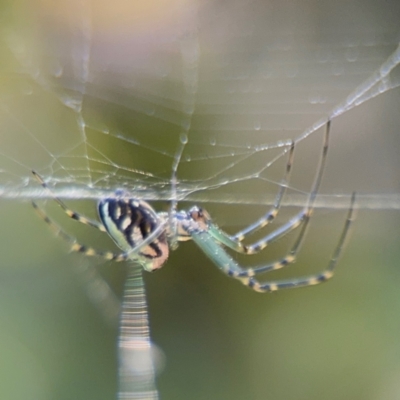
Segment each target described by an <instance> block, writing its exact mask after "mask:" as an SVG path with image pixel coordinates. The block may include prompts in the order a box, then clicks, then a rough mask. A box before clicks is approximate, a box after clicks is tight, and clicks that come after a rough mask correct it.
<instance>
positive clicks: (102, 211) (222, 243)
mask: <svg viewBox="0 0 400 400" xmlns="http://www.w3.org/2000/svg"><path fill="white" fill-rule="evenodd" d="M329 131H330V121H328V122H327V124H326V131H325V138H324V144H323V151H322V156H321V160H320V164H319V167H318V170H317V173H316V177H315V180H314V184H313V187H312V190H311V192H310V196H309V199H308V201H307V204H306V206H305V207H304V208H303V209H302V210H301V211H300V212H299V213H298V214H297V215H295V216H294V217H293V218H291V219H290V220H289V221H288V222H286V223H285V224H283V225H281V226H280V227H278V228H276V229H275V230H274V231H272V232H271V233H270V234H268V235H267V236H265V237H263V238H262V239H261V240H259V241H257V242H255V243H253V244H251V245H244V244H243V243H242V242H243V240H244V239H245V238H246V236H247V235H249V234H252V233H254V232H255V231H256V230H258V229H260V228H262V227H264V226H266V225H268V224H269V223H270V222H271V221H272V220H274V219H275V217H276V216H277V214H278V212H279V209H280V205H281V201H282V198H283V196H284V194H285V191H286V187H287V186H288V181H289V177H290V173H291V168H292V163H293V155H294V149H295V143H294V142H292V144H291V145H290V147H289V148H288V161H287V164H286V172H285V176H284V179H283V181H282V184H281V187H280V190H279V192H278V194H277V197H276V200H275V203H274V205H273V207H272V208H271V210H269V211H268V212H267V213H266V214H265V215H264V216H263V217H262V218H260V219H259V220H258V221H256V222H255V223H253V224H252V225H250V226H248V227H247V228H245V229H243V230H242V231H240V232H238V233H237V234H235V235H229V234H227V233H225V232H224V231H222V230H221V229H219V228H218V226H217V225H215V224H214V223H213V222H212V219H211V218H210V216H209V214H208V213H207V212H206V211H205V210H203V209H201V208H199V207H197V206H194V207H192V208H191V209H190V210H189V211H174V210H172V211H171V214H169V213H167V212H159V213H157V212H156V211H155V210H154V209H153V208H152V207H151V206H150V205H149V204H148V203H147V202H145V201H143V200H138V199H133V198H129V197H127V196H126V194H125V193H124V192H123V191H120V190H118V191H116V192H115V193H114V195H113V196H111V197H108V198H104V199H102V200H101V201H100V202H99V204H98V214H99V218H100V221H101V222H98V221H93V220H89V219H87V218H86V217H84V216H82V215H80V214H78V213H76V212H74V211H72V210H71V209H69V208H68V207H67V206H66V205H65V204H64V202H62V201H61V200H60V199H59V198H58V197H56V196H54V195H52V197H53V198H54V199H55V200H56V201H57V203H58V204H59V205H60V206H61V208H62V209H63V210H64V211H65V213H66V214H67V215H68V216H69V217H70V218H73V219H75V220H77V221H79V222H81V223H83V224H86V225H90V226H92V227H94V228H97V229H99V230H100V231H102V232H107V233H108V234H109V236H110V237H111V238H112V239H113V240H114V242H115V243H116V244H117V246H118V247H119V248H120V249H121V250H122V252H121V253H112V252H108V251H105V252H103V251H97V250H95V249H93V248H91V247H87V246H84V245H81V244H79V243H77V242H76V240H75V239H74V238H73V237H71V236H70V235H68V234H67V233H65V232H64V231H63V230H61V229H60V228H58V226H57V225H56V224H55V223H54V222H52V221H51V220H50V219H49V217H48V216H47V215H46V214H45V213H44V211H43V210H42V209H41V208H39V207H38V206H37V204H36V203H33V206H34V208H35V209H36V211H37V212H38V213H39V215H40V216H41V217H42V218H43V219H44V220H45V221H46V222H47V223H48V224H49V225H50V227H51V228H52V229H53V230H54V231H55V232H56V234H57V235H59V236H61V237H62V238H63V239H64V240H66V241H68V242H69V243H70V244H71V249H72V250H73V251H78V252H81V253H84V254H86V255H88V256H101V257H104V258H106V259H107V260H113V261H127V260H129V261H132V262H135V263H138V264H140V265H141V266H142V267H143V268H144V269H145V270H146V271H154V270H156V269H159V268H161V267H162V266H163V264H164V263H165V262H166V260H167V258H168V255H169V248H170V243H172V242H175V241H186V240H193V241H194V242H195V243H196V244H197V245H198V247H199V248H200V249H201V250H202V251H203V252H204V253H205V254H206V255H207V256H208V257H209V258H210V259H211V260H212V261H213V262H214V264H216V265H217V267H218V268H219V269H220V270H221V271H222V272H224V273H225V274H227V275H228V276H231V277H233V278H235V279H238V280H240V281H241V282H242V283H243V284H245V285H246V286H248V287H250V288H252V289H253V290H255V291H258V292H272V291H276V290H280V289H286V288H294V287H302V286H311V285H316V284H319V283H322V282H324V281H326V280H328V279H329V278H331V277H332V276H333V270H334V268H335V266H336V264H337V261H338V258H339V256H340V254H341V252H342V249H343V247H344V242H345V239H346V237H347V234H348V231H349V228H350V225H351V222H352V220H353V214H354V203H355V194H354V193H353V195H352V198H351V203H350V207H349V210H348V214H347V218H346V220H345V223H344V227H343V230H342V233H341V235H340V238H339V241H338V243H337V245H336V248H335V250H334V253H333V255H332V258H331V260H330V262H329V265H328V267H327V268H326V269H325V270H324V271H323V272H321V273H317V274H315V275H311V276H306V277H302V278H296V279H291V280H278V281H275V282H259V281H258V280H257V279H256V278H255V277H256V276H257V275H258V274H261V273H265V272H268V271H273V270H277V269H280V268H283V267H285V266H286V265H288V264H291V263H294V262H295V260H296V256H297V253H298V251H299V249H300V247H301V245H302V243H303V241H304V238H305V234H306V230H307V227H308V224H309V221H310V218H311V215H312V212H313V205H314V201H315V198H316V196H317V194H318V189H319V186H320V183H321V179H322V174H323V171H324V167H325V161H326V155H327V150H328V143H329ZM33 174H34V176H35V178H36V179H37V180H38V181H39V183H40V184H41V185H42V186H43V187H44V188H46V189H47V190H50V189H49V188H48V186H47V184H46V183H45V182H44V180H43V179H42V178H41V177H40V176H39V175H38V174H37V173H36V172H34V171H33ZM50 193H51V190H50ZM171 221H173V224H175V226H174V229H172V227H171ZM297 227H300V233H299V235H298V237H297V240H296V241H295V243H294V245H293V247H292V248H291V249H290V250H289V252H288V253H287V254H286V255H285V256H284V257H283V258H281V259H280V260H278V261H277V262H273V263H270V264H266V265H261V266H256V267H252V268H243V267H242V266H240V265H239V264H238V263H237V262H236V261H235V260H234V259H233V258H232V257H231V256H230V255H229V254H228V253H227V252H226V251H225V247H227V248H230V249H231V250H233V251H236V252H238V253H243V254H255V253H258V252H259V251H261V250H263V249H264V248H265V247H267V246H268V245H269V244H270V243H272V242H274V241H276V240H278V239H279V238H281V237H282V236H284V235H286V234H287V233H289V232H291V231H292V230H294V229H296V228H297Z"/></svg>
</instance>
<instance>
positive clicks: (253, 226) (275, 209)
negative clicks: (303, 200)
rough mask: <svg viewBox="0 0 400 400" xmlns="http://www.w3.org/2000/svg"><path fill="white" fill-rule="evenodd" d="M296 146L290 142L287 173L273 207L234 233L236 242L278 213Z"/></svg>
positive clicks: (233, 237)
mask: <svg viewBox="0 0 400 400" xmlns="http://www.w3.org/2000/svg"><path fill="white" fill-rule="evenodd" d="M294 147H295V142H294V141H292V142H291V144H290V149H289V156H288V160H287V163H286V173H285V176H284V178H283V180H282V182H281V185H280V189H279V191H278V194H277V196H276V198H275V202H274V205H273V207H272V208H271V209H270V210H269V211H268V212H267V213H266V214H264V215H263V216H262V217H261V218H260V219H258V220H257V221H256V222H254V223H253V224H251V225H249V226H248V227H247V228H245V229H243V230H241V231H239V232H237V233H236V234H234V235H232V236H231V237H230V239H232V240H233V241H234V242H241V241H242V240H243V239H244V238H245V237H246V236H247V235H249V234H251V233H254V232H255V231H257V230H258V229H261V228H263V227H265V226H267V225H268V224H270V223H271V222H272V221H273V220H274V219H275V218H276V216H277V215H278V213H279V210H280V207H281V203H282V198H283V196H284V195H285V193H286V189H287V185H288V182H289V180H290V175H291V171H292V165H293V158H294Z"/></svg>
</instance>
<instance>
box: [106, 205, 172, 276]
mask: <svg viewBox="0 0 400 400" xmlns="http://www.w3.org/2000/svg"><path fill="white" fill-rule="evenodd" d="M98 212H99V217H100V219H101V221H102V223H103V224H104V226H105V228H106V230H107V232H108V233H109V235H110V236H111V238H112V239H113V240H114V242H115V243H116V244H117V246H118V247H119V248H120V249H122V250H123V251H124V252H125V253H128V254H129V258H130V259H132V260H135V261H138V262H139V263H140V264H141V265H142V266H143V268H144V269H146V270H147V271H153V270H155V269H158V268H161V267H162V265H163V264H164V263H165V261H166V260H167V258H168V254H169V249H168V243H167V237H166V232H165V230H162V231H161V233H160V234H159V235H158V236H157V237H155V238H154V239H152V240H151V241H150V242H149V243H148V244H146V245H145V246H143V247H142V248H140V249H138V250H135V248H136V247H137V246H140V244H141V243H143V241H145V240H146V238H148V237H149V236H150V235H151V234H152V233H154V231H155V230H156V229H158V228H159V226H160V223H161V221H160V218H159V216H158V215H157V213H156V212H155V211H154V209H153V208H152V207H151V206H150V205H149V204H147V203H146V202H144V201H140V200H136V199H128V198H127V199H123V198H107V199H104V200H102V201H100V202H99V204H98Z"/></svg>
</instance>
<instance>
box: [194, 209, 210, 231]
mask: <svg viewBox="0 0 400 400" xmlns="http://www.w3.org/2000/svg"><path fill="white" fill-rule="evenodd" d="M188 214H189V216H190V218H191V219H192V220H193V221H195V222H197V223H198V224H199V226H200V228H202V229H207V227H208V226H209V224H210V223H211V217H210V214H209V213H208V212H207V211H206V210H204V209H203V208H200V207H198V206H193V207H192V208H191V209H190V210H189V213H188Z"/></svg>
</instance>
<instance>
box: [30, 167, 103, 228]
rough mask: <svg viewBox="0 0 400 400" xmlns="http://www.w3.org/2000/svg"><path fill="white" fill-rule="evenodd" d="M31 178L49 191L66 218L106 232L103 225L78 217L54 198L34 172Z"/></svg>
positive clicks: (59, 200)
mask: <svg viewBox="0 0 400 400" xmlns="http://www.w3.org/2000/svg"><path fill="white" fill-rule="evenodd" d="M32 174H33V176H34V177H35V179H36V180H37V181H38V182H39V183H40V184H41V185H42V186H43V187H44V188H45V189H46V190H48V191H49V193H50V194H51V196H52V197H53V199H54V200H55V201H56V202H57V203H58V205H59V206H60V207H61V208H62V209H63V211H64V212H65V213H66V214H67V215H68V217H70V218H72V219H74V220H76V221H78V222H80V223H82V224H84V225H89V226H92V227H93V228H96V229H98V230H99V231H101V232H106V228H105V227H104V225H103V224H101V223H100V222H98V221H94V220H91V219H88V218H86V217H84V216H82V215H80V214H79V213H77V212H75V211H73V210H71V209H70V208H68V207H67V205H66V204H65V203H64V202H63V201H62V200H61V199H60V198H58V197H57V196H55V195H54V194H53V193H52V191H51V189H50V188H49V187H48V186H47V184H46V182H45V181H44V180H43V178H42V177H41V176H40V175H39V174H38V173H37V172H36V171H32Z"/></svg>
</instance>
